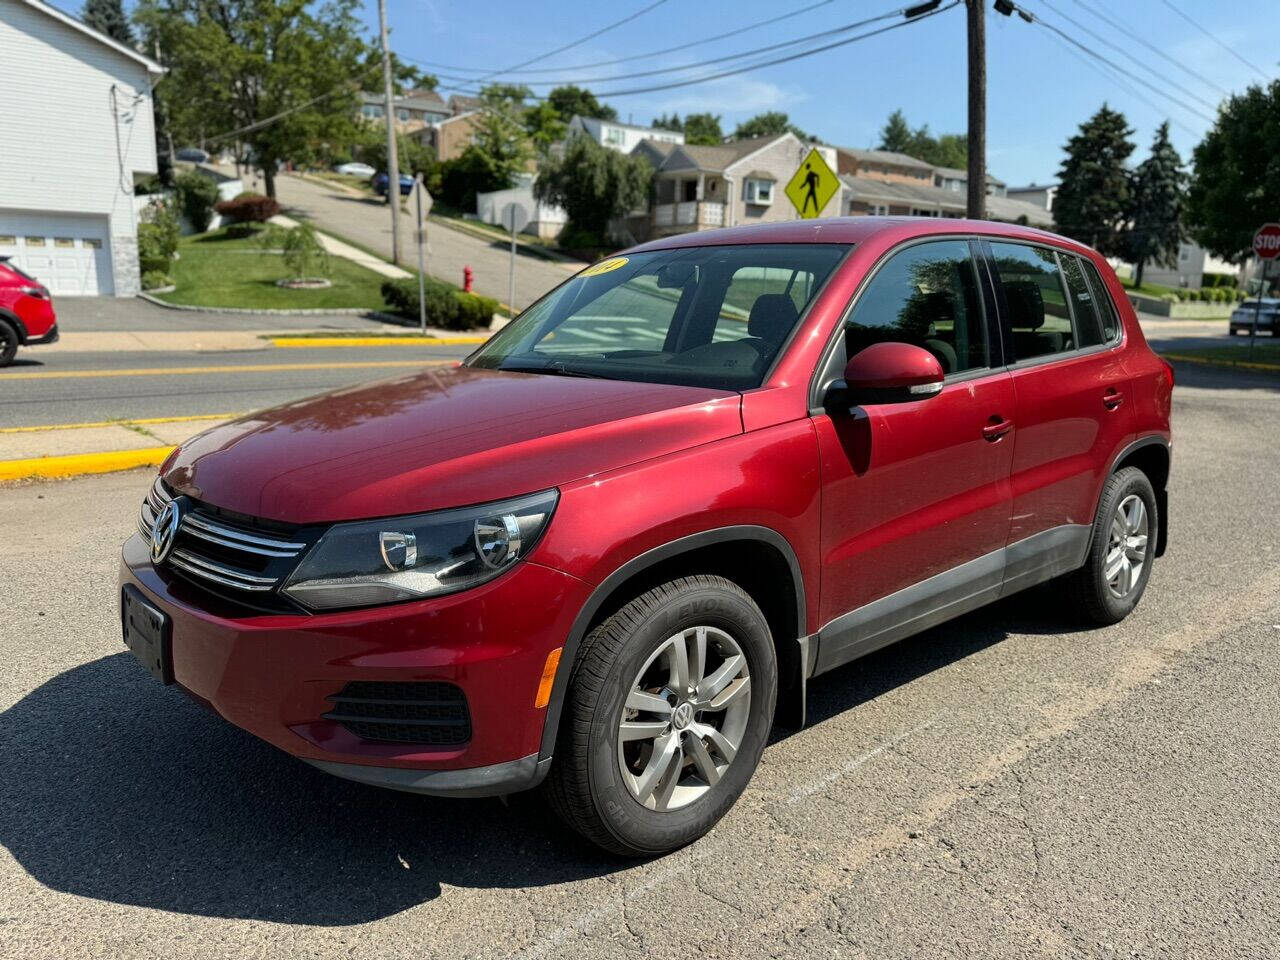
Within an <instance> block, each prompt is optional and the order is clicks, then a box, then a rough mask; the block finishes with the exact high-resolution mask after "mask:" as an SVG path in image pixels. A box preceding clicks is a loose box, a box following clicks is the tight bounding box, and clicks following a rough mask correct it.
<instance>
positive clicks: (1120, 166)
mask: <svg viewBox="0 0 1280 960" xmlns="http://www.w3.org/2000/svg"><path fill="white" fill-rule="evenodd" d="M1132 134H1133V130H1131V129H1130V128H1129V125H1128V122H1127V121H1126V120H1125V118H1124V114H1122V113H1118V112H1117V111H1115V110H1112V109H1110V108H1109V107H1108V106H1107V105H1106V104H1105V103H1104V104H1103V105H1102V108H1101V109H1100V110H1099V111H1098V112H1097V113H1095V114H1094V115H1093V116H1092V117H1090V118H1089V119H1088V120H1086V121H1085V122H1084V123H1082V124H1081V125H1080V132H1079V133H1077V134H1076V135H1075V136H1074V137H1072V138H1071V139H1070V140H1068V141H1067V145H1066V148H1065V149H1066V151H1067V156H1066V159H1065V160H1063V162H1062V169H1061V170H1059V171H1058V177H1059V180H1060V186H1059V187H1058V195H1057V197H1056V198H1055V199H1054V201H1053V217H1054V220H1055V221H1057V225H1058V230H1059V231H1060V232H1062V233H1064V234H1066V235H1067V236H1069V237H1074V238H1075V239H1076V240H1079V241H1081V242H1082V243H1087V244H1089V245H1090V246H1092V247H1095V248H1096V249H1098V250H1101V251H1102V252H1103V253H1106V254H1112V255H1123V254H1124V252H1125V251H1124V237H1123V235H1122V234H1123V229H1124V223H1125V218H1126V216H1127V215H1128V213H1129V211H1130V200H1129V173H1128V171H1127V170H1126V169H1125V165H1124V164H1125V161H1126V160H1127V159H1129V154H1131V153H1133V143H1132V142H1131V141H1130V140H1129V137H1130V136H1131V135H1132Z"/></svg>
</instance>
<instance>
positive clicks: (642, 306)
mask: <svg viewBox="0 0 1280 960" xmlns="http://www.w3.org/2000/svg"><path fill="white" fill-rule="evenodd" d="M848 251H849V246H848V245H847V244H830V243H821V244H820V243H812V244H798V243H788V244H742V245H735V246H707V247H685V248H682V249H676V250H654V251H650V252H647V253H635V254H630V255H628V256H622V257H613V258H611V259H609V260H603V261H601V262H600V263H597V264H594V265H593V266H590V267H588V268H587V269H586V270H583V271H582V272H581V273H579V274H578V275H577V276H576V277H574V278H573V279H571V280H569V281H568V282H567V283H564V284H562V285H561V286H559V287H557V288H556V289H555V290H553V291H551V293H549V294H547V295H546V296H545V297H543V298H542V299H541V300H539V301H538V302H537V303H535V304H534V305H533V306H532V307H530V308H529V309H528V310H526V311H525V312H524V313H523V314H521V315H520V316H519V317H518V318H517V319H516V320H514V321H513V322H512V323H511V324H510V325H509V326H507V327H506V328H505V329H503V330H502V332H501V333H499V334H498V335H497V336H495V337H494V338H493V339H492V340H490V341H489V342H488V343H487V344H485V345H484V346H483V347H481V348H480V349H479V350H477V351H476V352H475V353H474V354H472V356H471V358H470V359H469V360H468V361H467V363H468V365H469V366H473V367H484V368H487V369H491V370H518V371H522V372H533V373H546V374H552V375H562V376H589V377H602V378H605V379H613V380H644V381H649V382H653V383H674V384H686V385H692V386H706V387H716V388H720V389H727V390H747V389H750V388H752V387H758V386H760V384H761V382H762V381H763V379H764V375H765V373H766V372H767V371H768V369H769V367H770V365H771V364H772V363H773V361H774V358H775V357H776V356H777V355H778V352H779V351H780V350H781V349H782V345H783V344H784V343H785V342H786V340H787V338H788V337H789V336H790V334H791V331H792V330H794V329H795V327H796V324H797V323H798V322H799V319H800V317H801V315H802V314H803V313H804V311H805V308H806V307H808V305H809V304H810V303H811V302H812V301H813V298H814V297H815V296H817V294H818V291H819V290H821V289H822V286H823V284H824V283H826V281H827V279H828V277H830V275H831V273H832V271H833V270H834V269H835V267H836V265H837V264H838V263H839V262H840V260H841V259H842V258H843V257H844V255H845V254H846V253H847V252H848Z"/></svg>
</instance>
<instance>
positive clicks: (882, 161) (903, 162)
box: [835, 147, 933, 186]
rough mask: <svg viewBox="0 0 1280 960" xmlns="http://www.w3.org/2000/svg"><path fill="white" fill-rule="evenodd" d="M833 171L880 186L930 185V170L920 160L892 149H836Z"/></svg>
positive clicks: (931, 180) (929, 167)
mask: <svg viewBox="0 0 1280 960" xmlns="http://www.w3.org/2000/svg"><path fill="white" fill-rule="evenodd" d="M835 150H836V164H835V171H836V173H838V174H841V175H845V176H850V177H864V178H866V179H868V180H879V181H881V182H884V183H910V184H918V185H921V186H927V185H928V184H931V183H932V182H933V167H932V166H931V165H929V164H927V163H925V162H924V161H923V160H917V159H916V158H915V157H909V156H907V155H906V154H905V153H895V152H894V151H892V150H857V149H854V148H853V147H836V148H835Z"/></svg>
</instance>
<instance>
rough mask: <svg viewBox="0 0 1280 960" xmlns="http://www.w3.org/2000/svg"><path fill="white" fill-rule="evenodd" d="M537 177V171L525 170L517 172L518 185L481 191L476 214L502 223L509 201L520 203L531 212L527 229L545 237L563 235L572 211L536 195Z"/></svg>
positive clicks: (491, 222) (525, 230)
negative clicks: (538, 198)
mask: <svg viewBox="0 0 1280 960" xmlns="http://www.w3.org/2000/svg"><path fill="white" fill-rule="evenodd" d="M533 180H534V176H533V174H531V173H521V174H517V175H516V185H515V186H514V187H511V188H510V189H507V190H493V191H491V192H489V193H477V194H476V215H477V216H478V217H479V218H480V220H481V222H483V223H489V224H494V225H498V224H501V223H502V211H503V209H504V208H505V207H506V205H507V204H509V203H518V204H520V205H521V206H523V207H524V208H525V210H526V211H528V214H529V223H528V224H527V225H526V226H525V228H524V231H523V232H524V233H530V234H533V235H534V236H535V237H542V238H543V239H544V240H550V239H553V238H555V237H557V236H559V235H560V231H561V230H563V229H564V225H565V224H566V223H567V222H568V220H569V215H568V214H567V213H565V212H564V208H562V207H557V206H555V205H554V204H551V203H542V202H540V201H539V200H537V199H536V198H535V197H534V195H533Z"/></svg>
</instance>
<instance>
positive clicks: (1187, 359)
mask: <svg viewBox="0 0 1280 960" xmlns="http://www.w3.org/2000/svg"><path fill="white" fill-rule="evenodd" d="M1161 356H1162V357H1164V358H1165V359H1166V360H1181V361H1183V362H1184V363H1203V364H1205V365H1206V366H1210V367H1244V368H1245V369H1246V370H1280V363H1250V362H1249V361H1248V360H1222V359H1220V358H1218V357H1197V356H1195V355H1194V354H1190V353H1164V354H1161Z"/></svg>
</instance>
